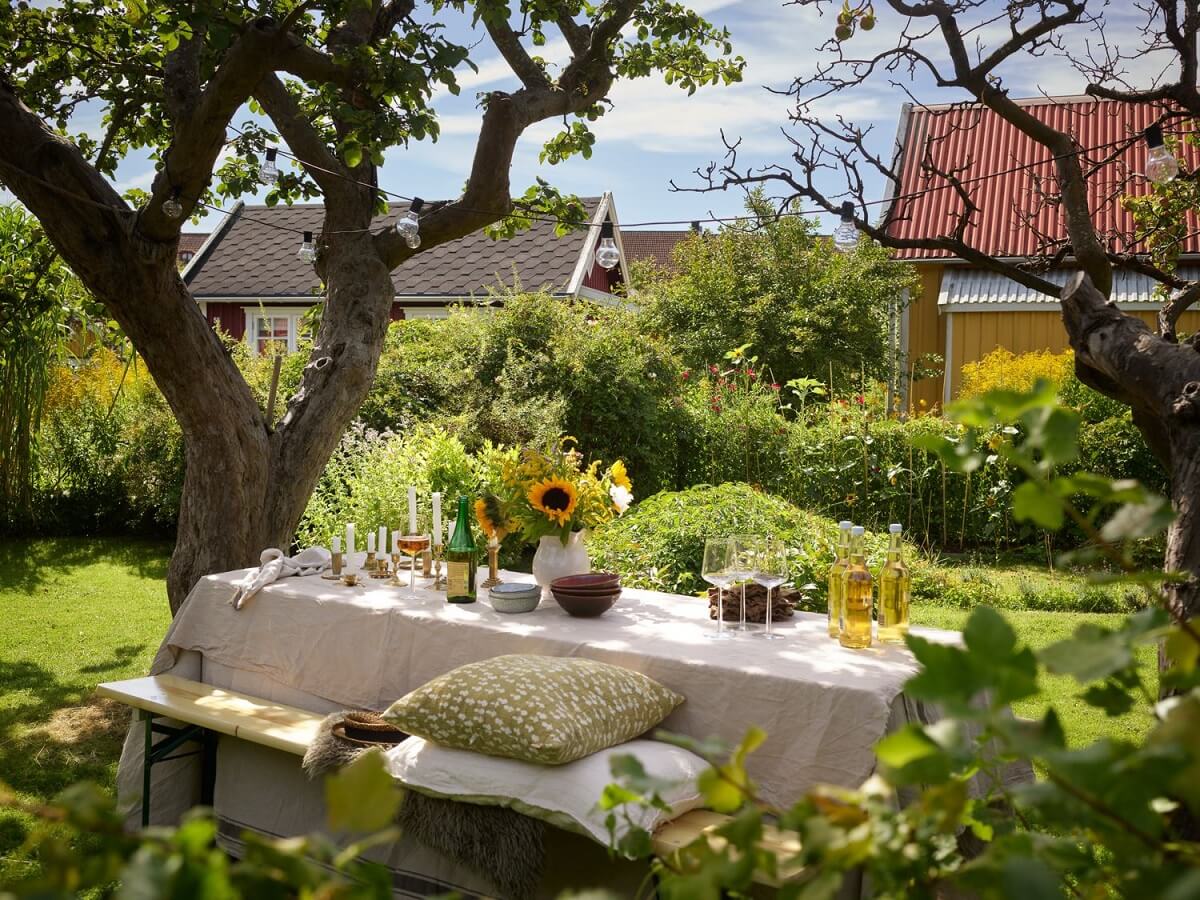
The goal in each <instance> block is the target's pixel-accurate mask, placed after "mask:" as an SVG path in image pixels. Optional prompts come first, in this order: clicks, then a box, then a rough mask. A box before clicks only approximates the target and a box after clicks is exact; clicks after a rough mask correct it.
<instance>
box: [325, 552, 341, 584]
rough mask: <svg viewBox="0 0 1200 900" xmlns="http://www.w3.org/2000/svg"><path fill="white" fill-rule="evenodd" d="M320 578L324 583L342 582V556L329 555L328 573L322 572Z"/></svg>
mask: <svg viewBox="0 0 1200 900" xmlns="http://www.w3.org/2000/svg"><path fill="white" fill-rule="evenodd" d="M321 577H322V578H324V579H325V580H326V581H341V580H342V554H340V553H330V554H329V571H328V572H322V573H321Z"/></svg>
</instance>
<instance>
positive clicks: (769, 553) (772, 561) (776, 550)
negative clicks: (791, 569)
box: [751, 537, 787, 640]
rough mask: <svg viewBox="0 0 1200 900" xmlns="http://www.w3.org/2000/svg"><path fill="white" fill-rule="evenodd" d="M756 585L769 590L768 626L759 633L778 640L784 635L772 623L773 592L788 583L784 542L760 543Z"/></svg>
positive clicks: (755, 574)
mask: <svg viewBox="0 0 1200 900" xmlns="http://www.w3.org/2000/svg"><path fill="white" fill-rule="evenodd" d="M751 577H753V579H754V582H755V583H756V584H761V585H762V586H763V587H765V588H766V589H767V624H766V628H765V629H764V630H763V631H760V632H759V633H758V636H759V637H761V638H766V639H767V640H778V639H780V638H782V637H783V636H784V635H782V634H776V633H775V630H774V623H773V622H772V613H773V603H774V601H773V600H772V598H771V592H772V591H773V590H774V589H775V588H777V587H779V586H780V585H781V584H783V583H784V582H785V581H787V551H786V550H784V548H783V542H782V541H778V540H776V539H775V538H772V537H767V538H763V539H762V540H761V541H759V542H758V547H757V548H756V550H755V553H754V571H753V574H752V576H751Z"/></svg>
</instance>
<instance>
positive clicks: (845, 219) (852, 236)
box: [833, 200, 858, 253]
mask: <svg viewBox="0 0 1200 900" xmlns="http://www.w3.org/2000/svg"><path fill="white" fill-rule="evenodd" d="M841 215H842V221H841V222H839V223H838V227H837V228H835V229H833V246H834V248H836V249H837V250H840V251H841V252H842V253H849V252H850V251H851V250H853V249H854V248H855V247H857V246H858V228H857V226H855V224H854V204H853V203H851V202H850V201H849V200H847V201H846V202H845V203H843V204H842V212H841Z"/></svg>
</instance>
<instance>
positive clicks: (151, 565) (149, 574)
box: [0, 537, 171, 592]
mask: <svg viewBox="0 0 1200 900" xmlns="http://www.w3.org/2000/svg"><path fill="white" fill-rule="evenodd" d="M170 555H171V548H170V546H169V545H168V544H167V543H165V542H163V541H151V540H138V539H131V538H88V537H75V538H15V539H7V538H6V539H5V540H4V541H3V542H0V591H4V590H17V591H24V592H29V591H32V590H34V589H35V588H37V587H38V586H39V585H41V584H44V583H45V582H46V581H48V580H50V579H51V578H57V577H62V576H69V575H71V574H72V572H73V570H75V569H80V568H85V567H87V566H93V565H96V564H98V563H107V564H109V565H114V566H119V567H122V568H124V569H126V570H127V571H128V572H129V573H130V574H133V575H137V576H138V577H140V578H149V579H153V580H156V581H161V580H165V579H166V577H167V562H168V560H169V558H170Z"/></svg>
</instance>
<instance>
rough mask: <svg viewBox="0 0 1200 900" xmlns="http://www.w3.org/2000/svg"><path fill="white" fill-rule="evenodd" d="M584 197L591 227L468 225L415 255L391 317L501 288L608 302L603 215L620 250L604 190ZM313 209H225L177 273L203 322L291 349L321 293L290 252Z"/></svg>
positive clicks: (610, 289) (423, 312) (310, 226)
mask: <svg viewBox="0 0 1200 900" xmlns="http://www.w3.org/2000/svg"><path fill="white" fill-rule="evenodd" d="M583 203H584V205H585V207H586V209H587V211H588V216H589V221H590V222H591V223H592V227H589V228H586V229H581V230H577V231H572V232H570V233H568V234H566V235H563V236H561V237H560V236H556V235H555V233H554V227H555V226H554V225H553V224H552V223H549V222H537V223H535V224H534V225H533V226H532V227H531V228H529V229H528V230H526V231H523V232H521V233H519V234H517V235H516V236H514V237H512V238H510V239H508V240H498V241H496V240H492V239H491V238H489V237H487V236H486V235H484V234H483V233H482V232H477V233H475V234H471V235H468V236H467V237H464V238H460V239H459V240H457V241H452V242H450V243H447V244H442V245H441V246H438V247H434V248H433V249H431V250H426V251H424V252H422V253H419V254H417V255H416V256H414V257H413V258H412V259H410V260H409V261H408V262H406V263H405V264H404V265H403V266H401V267H400V268H399V269H397V270H396V271H395V272H394V273H393V276H392V280H393V283H394V284H395V287H396V298H395V302H394V304H393V306H392V318H393V319H404V318H440V317H442V316H445V315H447V313H448V310H449V308H450V307H451V306H458V305H467V306H478V307H483V308H486V307H490V306H495V305H498V304H500V303H502V302H503V301H502V294H503V293H504V292H505V291H507V290H511V289H517V288H519V289H521V290H527V291H538V290H540V291H546V292H547V293H549V294H552V295H554V296H558V297H570V298H578V299H584V300H591V301H595V302H598V303H615V302H617V297H616V295H615V291H616V289H617V285H619V284H621V283H622V282H623V281H624V280H625V274H624V271H623V266H622V265H621V264H618V265H617V266H616V267H615V268H613V269H611V270H605V269H603V268H601V267H600V266H598V265H596V263H595V259H594V256H595V251H596V244H597V243H598V242H599V239H600V228H599V226H600V225H601V224H603V223H604V222H606V221H609V222H612V223H613V226H614V238H615V240H616V242H617V247H618V249H620V250H621V251H622V259H624V258H625V257H624V247H623V244H622V237H621V231H620V225H619V223H618V222H617V213H616V208H615V206H614V204H613V200H612V195H611V194H604V195H603V196H601V197H587V198H583ZM407 209H408V204H407V203H394V204H392V205H391V207H390V209H389V211H388V214H387V215H385V216H379V217H377V218H376V220H375V222H374V223H373V227H376V228H379V229H383V228H385V227H387V226H388V225H390V224H393V223H394V222H395V221H396V219H397V218H398V217H399V216H401V215H403V214H404V213H405V212H406V211H407ZM322 217H323V210H322V207H320V206H319V205H301V204H297V205H294V206H275V207H268V206H249V205H243V204H241V203H239V204H238V205H237V206H236V207H234V209H233V211H232V212H231V213H230V214H229V215H228V216H226V217H225V219H224V220H223V221H222V222H221V223H220V224H219V225H218V226H217V227H216V228H215V229H214V230H213V232H212V234H211V235H210V236H209V237H208V239H207V240H206V241H205V242H204V245H203V246H202V247H201V248H200V249H199V251H198V252H197V253H196V255H195V256H194V257H193V258H192V260H191V261H190V262H189V263H188V265H187V267H186V268H185V269H184V271H183V279H184V281H185V283H186V284H187V285H188V287H189V288H190V290H191V292H192V296H193V297H195V299H196V301H197V302H198V303H199V304H200V307H201V309H202V310H203V311H204V314H205V315H206V316H207V318H208V321H209V323H210V324H212V325H213V326H214V327H217V328H220V329H221V330H223V331H225V332H227V333H228V334H230V335H232V336H233V337H234V338H236V339H238V340H244V341H246V342H247V343H248V344H249V345H250V346H251V347H253V348H254V349H255V350H257V351H261V350H262V349H263V348H264V347H266V346H267V345H268V344H271V343H280V344H285V345H286V346H287V347H288V348H289V349H290V350H294V349H295V347H296V341H297V338H298V335H299V322H300V319H301V318H302V317H303V316H304V314H305V312H307V311H308V309H309V308H311V307H312V306H313V305H314V304H315V303H317V302H318V301H319V300H320V298H321V284H320V281H319V279H318V278H317V276H316V273H315V272H314V271H313V267H312V265H311V264H310V263H306V262H303V261H302V260H300V259H299V258H298V257H297V255H296V251H297V249H298V248H299V246H300V232H303V231H312V232H319V231H320V230H321V220H322ZM281 229H291V231H288V230H281Z"/></svg>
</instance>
